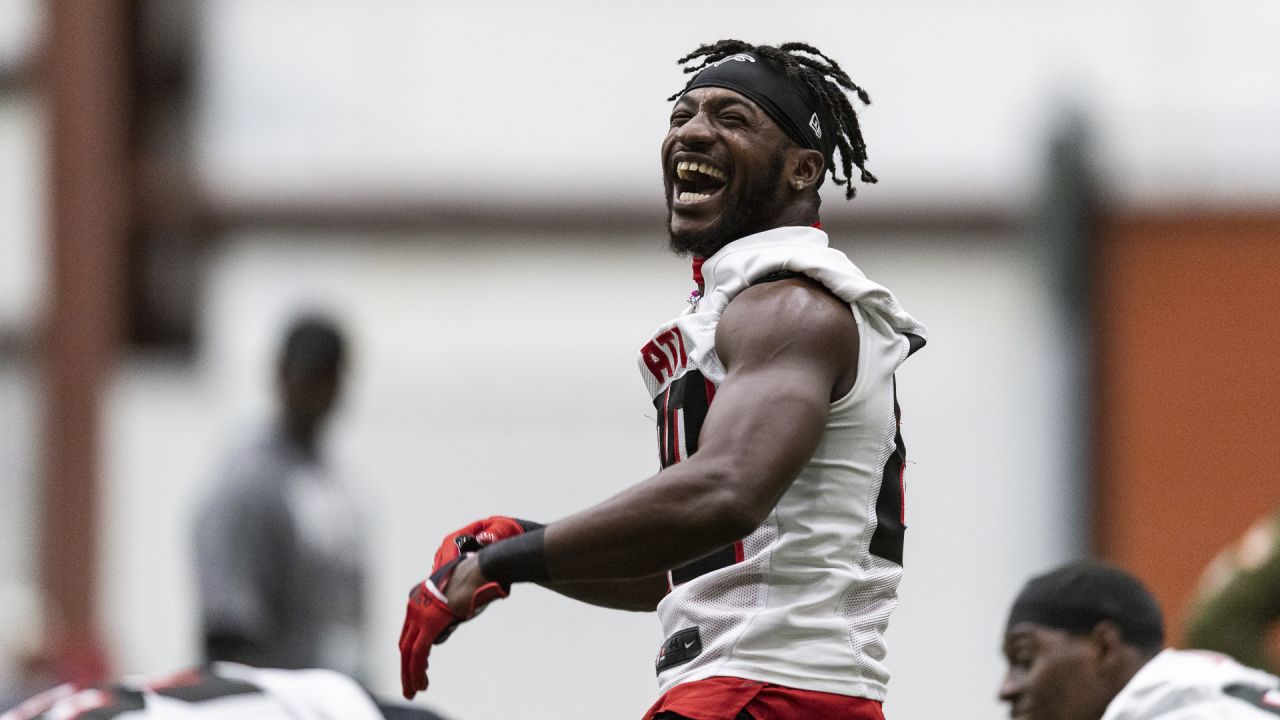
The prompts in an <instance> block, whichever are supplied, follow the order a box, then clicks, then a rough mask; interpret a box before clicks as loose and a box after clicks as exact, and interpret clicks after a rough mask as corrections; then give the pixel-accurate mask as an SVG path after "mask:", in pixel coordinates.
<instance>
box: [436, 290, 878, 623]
mask: <svg viewBox="0 0 1280 720" xmlns="http://www.w3.org/2000/svg"><path fill="white" fill-rule="evenodd" d="M716 348H717V352H718V353H719V355H720V359H721V360H722V361H723V362H724V364H725V368H726V370H727V375H726V377H725V380H724V382H723V383H722V384H721V385H720V387H719V388H717V391H716V398H715V402H714V403H712V405H711V408H710V410H709V411H708V414H707V418H706V420H705V421H704V423H703V426H702V434H701V436H700V438H699V445H698V451H697V452H696V453H694V454H693V455H692V456H691V457H689V459H687V460H685V461H684V462H681V463H679V464H677V465H673V466H671V467H668V468H666V469H664V470H663V471H661V472H659V473H658V474H657V475H654V476H653V477H651V478H649V479H648V480H645V481H643V482H641V483H638V484H636V485H634V486H632V487H631V488H628V489H627V490H625V491H623V492H621V493H619V494H618V495H616V496H614V497H612V498H610V499H608V500H606V501H604V502H602V503H600V504H599V505H596V506H594V507H592V508H589V509H587V510H584V511H582V512H579V513H576V514H574V515H571V516H569V517H567V518H565V519H564V520H561V521H559V522H557V523H553V524H551V525H549V526H548V527H547V528H546V531H545V533H546V534H545V543H546V544H545V550H546V559H547V569H548V572H549V575H550V577H551V579H552V581H553V582H552V583H551V584H550V585H549V586H551V587H552V588H553V589H557V587H555V586H557V585H561V584H563V585H562V587H565V588H572V585H568V584H567V583H579V582H583V581H602V580H605V581H607V580H631V579H636V578H646V577H649V576H658V577H661V576H660V575H659V574H660V573H664V572H666V571H667V570H668V569H669V568H672V567H677V566H679V565H681V564H683V563H685V562H688V561H690V560H693V559H696V558H698V557H702V556H703V555H706V554H707V553H709V552H711V551H712V550H716V549H718V548H721V547H724V546H725V545H728V544H730V543H732V542H735V541H737V540H739V539H741V538H743V537H745V536H746V535H748V534H750V533H751V531H753V530H754V529H755V528H756V527H758V526H759V525H760V523H761V522H763V521H764V519H765V518H766V517H767V516H768V514H769V512H770V511H771V510H772V509H773V507H774V506H775V505H776V504H777V502H778V500H779V498H781V496H782V494H783V493H784V492H785V491H786V490H787V488H788V487H789V486H790V484H791V482H792V481H793V480H794V479H795V477H796V475H797V474H798V473H799V472H800V469H801V468H802V467H803V466H804V464H805V462H807V461H808V459H809V457H810V456H811V455H812V454H813V451H814V448H815V447H817V443H818V440H819V438H820V437H821V434H822V429H823V425H824V424H825V422H826V419H827V413H828V406H829V404H830V402H831V401H832V399H833V398H837V397H840V396H841V395H843V394H845V393H846V392H848V390H849V389H850V388H851V387H852V386H853V381H854V374H855V372H856V358H857V348H858V334H857V325H856V323H855V321H854V319H853V316H852V313H851V312H850V310H849V307H848V306H847V305H845V304H844V303H842V302H840V301H839V300H838V299H836V298H835V297H833V296H831V295H830V294H829V293H828V292H827V291H826V290H824V289H821V288H820V287H818V286H816V285H814V284H812V283H810V282H809V281H806V280H784V281H779V282H773V283H767V284H763V285H758V286H755V287H752V288H749V289H747V290H745V291H743V292H742V293H741V294H740V295H739V296H738V297H737V298H735V299H734V301H733V302H732V303H731V304H730V305H729V307H728V309H727V310H726V311H725V313H724V315H723V316H722V317H721V320H720V324H719V327H718V329H717V333H716ZM482 581H483V578H482V576H481V574H480V572H479V569H478V566H477V564H476V562H475V561H474V559H471V560H468V561H466V562H464V563H463V564H461V565H459V567H458V572H457V574H456V575H455V577H454V584H453V585H452V586H451V588H450V592H449V597H450V601H451V604H454V600H455V597H456V598H458V602H459V603H462V602H463V601H462V598H469V597H470V595H469V589H470V588H472V587H474V585H478V584H479V583H480V582H482ZM581 587H587V586H585V585H584V586H581ZM593 587H594V589H596V590H599V589H601V588H606V587H608V584H607V583H604V584H600V583H597V584H595V585H594V586H593ZM635 588H644V589H647V591H648V592H653V593H657V591H658V585H657V584H656V582H653V581H647V582H640V583H638V584H636V585H632V589H635ZM661 590H662V591H663V592H665V585H664V586H663V587H662V588H661ZM566 594H570V595H572V596H575V597H577V596H576V595H573V593H572V592H567V593H566ZM660 598H661V594H655V595H654V596H652V597H649V596H646V597H645V598H643V600H642V601H640V599H637V603H636V604H637V605H649V604H650V603H653V604H656V602H657V600H658V599H660Z"/></svg>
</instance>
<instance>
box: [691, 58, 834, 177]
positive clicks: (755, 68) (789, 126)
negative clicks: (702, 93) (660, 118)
mask: <svg viewBox="0 0 1280 720" xmlns="http://www.w3.org/2000/svg"><path fill="white" fill-rule="evenodd" d="M700 87H722V88H726V89H728V90H733V91H734V92H737V93H739V94H741V95H744V96H745V97H746V98H747V99H748V100H751V101H752V102H754V103H755V104H756V105H758V106H760V109H761V110H763V111H764V112H765V114H766V115H768V116H769V117H770V118H772V119H773V121H774V122H776V123H778V126H779V127H781V128H782V131H783V132H785V133H786V134H787V137H790V138H791V139H792V140H794V141H795V142H796V144H797V145H799V146H800V147H805V148H809V149H810V150H817V151H818V152H820V153H822V157H823V158H825V159H826V161H827V165H828V167H830V165H831V162H832V157H833V156H832V153H834V152H835V147H836V138H835V130H834V129H833V128H832V125H833V123H832V122H831V118H830V115H829V113H828V112H827V110H826V107H824V106H823V104H822V102H821V101H820V100H819V98H818V97H817V95H816V93H814V91H813V88H810V87H809V86H808V85H807V84H805V82H804V81H803V80H800V79H798V78H792V77H789V76H788V75H787V72H786V70H784V69H783V68H782V66H781V65H779V64H778V63H776V62H774V61H773V60H770V59H768V58H766V57H763V56H761V55H757V54H756V53H749V52H744V53H738V54H736V55H730V56H729V57H727V58H724V59H723V60H718V61H716V62H714V63H711V64H710V65H708V66H707V67H706V68H704V69H703V70H702V72H700V73H698V75H697V77H695V78H694V79H693V82H691V83H689V87H687V88H685V92H688V91H690V90H692V89H694V88H700Z"/></svg>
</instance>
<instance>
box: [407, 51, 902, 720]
mask: <svg viewBox="0 0 1280 720" xmlns="http://www.w3.org/2000/svg"><path fill="white" fill-rule="evenodd" d="M681 62H685V63H694V64H692V65H691V66H690V67H689V68H688V70H689V72H696V73H697V74H696V75H694V77H693V79H692V80H691V81H690V82H689V83H688V84H687V85H686V86H685V87H684V89H682V90H680V91H679V92H678V93H676V95H674V96H672V98H671V99H672V100H675V101H676V102H675V106H674V108H673V110H672V113H671V120H670V127H669V130H668V132H667V135H666V138H665V140H664V141H663V143H662V147H661V161H662V168H663V180H664V186H665V190H666V200H667V208H668V224H669V232H670V239H671V247H672V249H673V250H675V251H677V252H679V253H681V254H685V255H689V256H692V259H693V278H694V283H695V285H696V289H695V292H694V294H693V296H692V297H691V298H690V299H689V303H690V305H691V307H689V308H688V309H687V310H686V311H685V312H684V313H682V314H681V315H680V316H679V317H677V318H676V319H675V320H672V321H670V322H668V323H666V324H664V325H662V326H661V327H659V329H658V330H657V332H656V333H655V334H654V335H653V336H652V338H651V339H649V341H648V342H647V343H645V344H644V345H643V347H642V349H641V351H640V358H639V360H640V370H641V374H642V376H643V379H644V381H645V384H646V385H647V387H648V390H649V393H650V396H651V397H652V399H653V403H654V406H655V407H656V409H657V411H658V418H657V420H658V431H659V432H658V436H659V455H660V459H661V464H662V466H663V469H662V470H661V471H660V472H659V473H658V474H657V475H655V476H653V477H651V478H649V479H648V480H646V481H644V482H640V483H638V484H636V485H633V486H632V487H631V488H630V489H628V490H626V491H624V492H622V493H621V494H619V495H617V496H615V497H614V498H612V499H610V500H607V501H605V502H604V503H602V504H600V505H597V506H595V507H593V508H590V509H588V510H585V511H583V512H580V513H578V514H576V515H572V516H570V517H568V518H566V519H564V520H561V521H559V522H556V523H552V524H550V525H547V526H545V527H543V526H540V525H538V524H536V523H530V522H527V521H518V520H515V519H513V518H506V517H492V518H488V519H486V520H481V521H478V522H476V523H473V524H471V525H469V526H467V527H465V528H463V529H462V530H460V531H458V532H457V533H454V534H453V535H450V536H449V537H447V538H446V539H445V541H444V543H443V545H442V546H441V548H440V551H439V552H438V554H437V556H436V562H435V568H434V572H433V574H432V576H431V578H430V579H429V580H427V581H426V582H423V583H421V584H419V585H418V586H417V587H415V588H414V590H413V591H412V594H411V596H410V601H409V606H408V608H407V613H406V619H405V624H404V630H403V633H402V636H401V640H400V650H401V663H402V664H401V673H402V676H401V681H402V684H403V689H404V693H405V696H406V697H412V696H413V695H414V694H415V693H416V692H418V691H421V690H425V689H426V687H427V675H426V670H427V660H428V653H429V651H430V649H431V645H432V644H433V643H435V642H438V641H440V640H443V639H444V638H445V637H447V636H448V634H449V633H451V632H452V630H453V627H454V626H455V625H456V624H457V623H459V622H461V621H464V620H467V619H469V618H471V617H473V616H474V615H475V613H476V611H477V610H479V609H480V608H481V607H483V606H484V605H485V603H488V602H490V601H492V600H495V599H497V598H501V597H506V595H507V593H508V591H509V589H510V587H511V584H512V583H514V582H522V581H523V582H538V583H543V584H546V585H547V587H549V588H551V589H553V590H555V591H557V592H560V593H563V594H565V595H568V596H569V597H572V598H575V599H578V600H582V601H584V602H589V603H592V604H596V605H601V606H605V607H613V608H619V609H626V610H640V611H653V610H657V612H658V614H659V619H660V620H661V622H662V625H663V629H664V634H665V636H666V640H665V641H664V642H663V644H662V645H661V647H660V649H659V652H658V659H657V662H656V666H655V670H656V673H657V675H658V679H659V685H660V687H661V690H662V692H663V695H662V697H661V698H660V699H659V700H658V702H657V703H656V704H654V705H653V707H651V708H650V709H649V712H648V713H647V714H646V717H649V718H663V719H668V718H697V719H699V720H722V719H723V720H735V719H738V718H754V719H755V720H767V719H769V718H827V717H831V718H834V717H840V718H848V719H863V720H879V719H881V718H883V714H882V711H881V703H882V701H883V699H884V697H885V692H886V684H887V682H888V676H889V674H888V671H887V669H886V667H885V665H884V662H883V660H884V658H885V652H886V650H885V644H884V632H885V630H886V628H887V626H888V621H889V615H890V613H891V612H892V610H893V608H894V607H895V605H896V604H897V587H898V582H899V579H900V578H901V575H902V548H903V545H902V543H903V533H904V530H905V527H904V523H903V516H902V508H903V498H902V490H903V486H902V482H901V480H902V469H903V466H904V461H905V454H906V450H905V447H904V445H903V443H902V437H901V434H900V432H899V424H898V407H897V399H896V386H895V380H894V374H895V372H896V370H897V368H898V366H899V365H900V364H901V363H902V362H903V361H904V360H906V358H907V356H908V355H910V354H911V352H913V351H914V350H916V349H918V348H919V347H921V346H922V345H923V344H924V339H925V333H924V328H923V327H922V326H921V325H920V324H919V323H917V322H916V321H915V320H914V319H913V318H912V317H911V316H910V315H908V314H907V313H906V312H905V311H904V310H903V309H902V307H901V306H900V305H899V304H898V302H897V299H896V298H895V297H894V296H893V294H892V293H890V292H889V290H887V289H886V288H884V287H883V286H881V285H878V284H876V283H874V282H872V281H870V280H868V279H867V277H866V276H865V275H864V274H863V273H862V272H861V271H860V270H859V269H858V268H857V267H855V266H854V265H853V263H852V262H850V260H849V258H848V257H846V256H845V255H844V253H842V252H839V251H837V250H835V249H832V248H831V247H829V240H828V237H827V234H826V233H825V232H824V231H823V230H822V226H821V223H820V222H819V217H818V208H819V205H820V202H821V200H820V197H819V194H818V187H819V186H820V185H821V184H822V182H823V180H824V179H825V176H826V174H827V173H828V172H830V173H831V175H832V178H833V179H834V181H835V182H837V183H839V184H845V185H847V186H848V187H847V189H846V192H845V197H846V199H847V198H852V196H853V193H854V188H853V184H854V181H853V179H852V178H851V175H852V173H853V169H854V166H855V165H856V167H857V169H858V170H859V171H860V172H861V174H860V177H861V179H862V180H863V181H864V182H873V181H874V180H875V178H874V177H873V176H872V175H871V174H870V173H869V172H868V171H867V170H866V169H865V168H864V167H863V163H864V161H865V159H866V152H865V145H864V144H863V140H862V134H861V131H860V130H859V125H858V118H857V115H856V113H855V112H854V110H853V107H852V105H851V104H850V102H849V99H848V98H847V97H846V92H855V93H856V94H857V95H858V97H859V98H860V99H861V100H862V101H863V102H864V103H865V102H869V98H868V97H867V95H866V93H865V92H864V91H862V89H861V88H859V87H858V86H857V85H855V84H854V83H853V81H852V80H850V79H849V77H848V75H846V74H845V72H844V71H843V70H842V69H840V66H839V65H838V64H836V63H835V62H834V61H832V60H831V59H830V58H828V57H827V56H826V55H823V54H822V53H821V52H819V51H818V50H817V49H816V48H813V47H810V46H808V45H804V44H801V43H788V44H785V45H781V46H776V47H775V46H754V45H748V44H747V43H744V42H741V41H737V40H726V41H721V42H718V43H715V44H712V45H704V46H702V47H700V48H699V49H698V50H696V51H694V52H693V53H691V54H690V55H688V56H687V57H685V58H683V59H682V60H681ZM837 149H839V151H840V157H841V161H842V162H841V165H839V166H838V165H836V164H835V151H836V150H837ZM841 170H843V175H842V173H841ZM586 341H589V340H585V339H584V342H586Z"/></svg>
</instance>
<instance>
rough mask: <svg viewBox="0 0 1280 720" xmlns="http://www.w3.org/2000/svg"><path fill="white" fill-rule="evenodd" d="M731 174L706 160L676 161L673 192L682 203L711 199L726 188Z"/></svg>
mask: <svg viewBox="0 0 1280 720" xmlns="http://www.w3.org/2000/svg"><path fill="white" fill-rule="evenodd" d="M728 179H729V176H728V175H727V174H726V173H725V172H724V171H723V170H721V169H720V168H718V167H715V166H714V165H710V164H708V163H705V162H697V161H692V160H681V161H680V162H678V163H676V178H675V183H674V184H673V188H672V194H673V195H675V198H674V199H675V200H676V201H677V202H679V203H682V204H690V203H700V202H704V201H706V200H710V199H711V197H712V196H713V195H715V194H716V193H718V192H720V190H722V189H723V188H724V185H725V182H726V181H728Z"/></svg>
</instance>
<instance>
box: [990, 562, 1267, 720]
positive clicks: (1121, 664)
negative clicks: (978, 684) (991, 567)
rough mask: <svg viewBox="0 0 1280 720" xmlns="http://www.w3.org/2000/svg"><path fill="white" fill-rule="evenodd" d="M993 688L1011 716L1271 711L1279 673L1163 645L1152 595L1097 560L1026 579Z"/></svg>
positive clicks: (1241, 718)
mask: <svg viewBox="0 0 1280 720" xmlns="http://www.w3.org/2000/svg"><path fill="white" fill-rule="evenodd" d="M1003 651H1004V655H1005V658H1006V660H1007V661H1008V671H1007V672H1006V674H1005V677H1004V680H1003V681H1002V682H1001V684H1000V689H999V696H1000V699H1001V700H1002V701H1004V702H1007V703H1009V714H1010V716H1011V717H1013V718H1015V719H1017V720H1208V719H1210V718H1213V719H1214V720H1267V719H1268V718H1270V719H1271V720H1275V718H1276V717H1280V678H1277V677H1275V676H1273V675H1269V674H1267V673H1265V672H1262V671H1260V670H1255V669H1252V668H1248V667H1245V666H1243V665H1240V664H1239V663H1237V662H1235V661H1233V660H1232V659H1231V658H1228V657H1226V656H1225V655H1220V654H1218V653H1212V652H1204V651H1200V650H1174V649H1165V648H1164V619H1163V617H1162V614H1161V611H1160V607H1159V605H1158V604H1157V603H1156V600H1155V597H1153V596H1152V595H1151V592H1150V591H1149V590H1147V588H1146V587H1145V586H1143V584H1142V583H1141V582H1140V581H1139V580H1138V579H1137V578H1135V577H1134V576H1132V575H1130V574H1129V573H1127V572H1125V571H1123V570H1120V569H1119V568H1115V567H1112V566H1110V565H1106V564H1102V563H1097V562H1076V563H1071V564H1068V565H1065V566H1062V567H1060V568H1057V569H1055V570H1053V571H1051V572H1048V573H1045V574H1044V575H1040V576H1037V577H1034V578H1032V579H1031V580H1029V581H1028V582H1027V584H1026V585H1025V586H1024V587H1023V589H1022V591H1021V592H1020V593H1019V594H1018V597H1017V599H1016V600H1014V603H1013V607H1012V608H1011V609H1010V611H1009V618H1008V622H1007V623H1006V624H1005V633H1004V643H1003Z"/></svg>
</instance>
